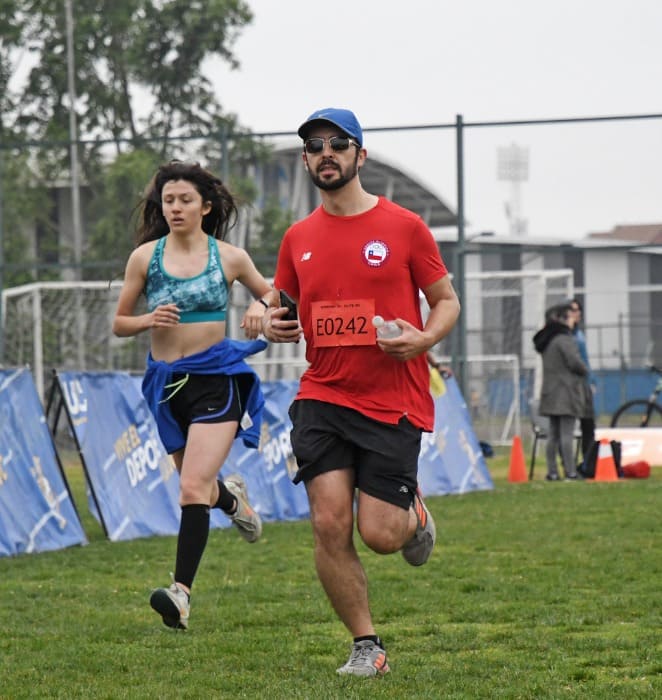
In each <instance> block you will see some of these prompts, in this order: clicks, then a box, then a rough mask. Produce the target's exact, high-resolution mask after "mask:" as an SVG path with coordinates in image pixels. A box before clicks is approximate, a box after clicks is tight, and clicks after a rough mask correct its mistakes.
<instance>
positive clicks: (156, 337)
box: [151, 321, 225, 362]
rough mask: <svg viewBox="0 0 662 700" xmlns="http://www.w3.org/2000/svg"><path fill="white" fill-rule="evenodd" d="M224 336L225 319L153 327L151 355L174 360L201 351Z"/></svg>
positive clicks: (156, 358)
mask: <svg viewBox="0 0 662 700" xmlns="http://www.w3.org/2000/svg"><path fill="white" fill-rule="evenodd" d="M224 338H225V321H209V322H205V323H180V324H179V325H178V326H175V327H174V328H153V329H152V342H151V350H152V357H153V358H154V359H155V360H160V361H162V362H174V361H175V360H179V359H181V358H182V357H188V356H189V355H195V354H196V353H198V352H202V351H203V350H206V349H207V348H210V347H211V346H212V345H216V343H220V342H221V340H223V339H224Z"/></svg>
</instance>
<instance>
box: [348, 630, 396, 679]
mask: <svg viewBox="0 0 662 700" xmlns="http://www.w3.org/2000/svg"><path fill="white" fill-rule="evenodd" d="M390 670H391V669H390V668H389V666H388V661H387V660H386V652H385V651H384V650H383V649H382V648H381V647H380V646H378V645H377V644H375V643H374V642H371V641H370V640H369V639H365V640H363V641H362V642H356V643H355V644H353V645H352V653H351V654H350V655H349V660H348V661H347V663H346V664H345V665H344V666H341V667H340V668H339V669H337V671H336V673H338V674H339V675H341V676H346V675H351V676H383V675H384V674H385V673H388V672H389V671H390Z"/></svg>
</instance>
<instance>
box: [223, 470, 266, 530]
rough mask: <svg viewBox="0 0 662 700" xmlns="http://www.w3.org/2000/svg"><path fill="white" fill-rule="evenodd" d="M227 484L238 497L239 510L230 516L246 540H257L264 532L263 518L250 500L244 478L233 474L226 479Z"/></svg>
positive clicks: (228, 488)
mask: <svg viewBox="0 0 662 700" xmlns="http://www.w3.org/2000/svg"><path fill="white" fill-rule="evenodd" d="M225 486H226V488H227V490H228V491H229V492H230V493H231V494H232V495H233V496H234V497H235V498H236V499H237V510H236V511H235V512H234V513H233V514H232V515H228V517H229V518H230V520H232V523H233V524H234V525H235V526H236V528H237V530H239V534H240V535H241V536H242V537H243V538H244V539H245V540H246V542H257V541H258V540H259V539H260V535H261V534H262V518H260V516H259V515H258V514H257V513H256V512H255V510H253V508H252V507H251V504H250V503H249V502H248V492H247V491H246V484H245V482H244V480H243V479H242V478H241V477H240V476H239V474H233V475H232V476H229V477H228V478H227V479H225Z"/></svg>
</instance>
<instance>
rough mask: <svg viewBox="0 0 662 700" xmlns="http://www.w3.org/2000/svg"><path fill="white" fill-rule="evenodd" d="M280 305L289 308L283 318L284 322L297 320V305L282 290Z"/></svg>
mask: <svg viewBox="0 0 662 700" xmlns="http://www.w3.org/2000/svg"><path fill="white" fill-rule="evenodd" d="M280 305H281V306H286V307H287V313H286V314H285V316H283V321H296V320H297V303H296V301H294V299H292V298H291V297H290V295H289V294H288V293H287V292H284V291H283V290H282V289H281V290H280Z"/></svg>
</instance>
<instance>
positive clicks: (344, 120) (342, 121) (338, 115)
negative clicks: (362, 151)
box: [297, 107, 363, 146]
mask: <svg viewBox="0 0 662 700" xmlns="http://www.w3.org/2000/svg"><path fill="white" fill-rule="evenodd" d="M314 122H328V123H329V124H333V126H337V127H338V128H339V129H340V130H341V131H344V132H345V133H346V134H347V136H350V137H351V138H353V139H354V140H355V141H356V142H357V143H358V144H359V146H363V131H362V130H361V125H360V124H359V120H358V119H357V118H356V116H355V115H354V112H350V111H349V110H348V109H336V108H334V107H327V108H326V109H318V110H317V111H316V112H313V113H312V114H311V115H310V116H309V117H308V119H306V121H305V122H304V123H303V124H302V125H301V126H300V127H299V130H298V131H297V134H299V136H301V138H302V139H303V140H304V141H305V140H306V138H307V137H308V133H309V131H310V129H311V127H312V125H313V123H314Z"/></svg>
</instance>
